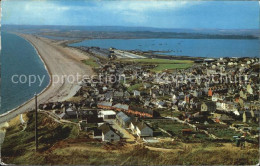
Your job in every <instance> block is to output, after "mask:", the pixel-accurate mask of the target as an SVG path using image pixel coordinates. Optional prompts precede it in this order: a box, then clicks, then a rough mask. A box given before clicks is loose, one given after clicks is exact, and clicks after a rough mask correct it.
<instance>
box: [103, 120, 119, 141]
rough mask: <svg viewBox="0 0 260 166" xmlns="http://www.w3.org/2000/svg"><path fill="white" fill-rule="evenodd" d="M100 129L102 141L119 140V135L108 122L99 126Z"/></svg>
mask: <svg viewBox="0 0 260 166" xmlns="http://www.w3.org/2000/svg"><path fill="white" fill-rule="evenodd" d="M99 129H101V130H102V141H105V142H113V141H120V136H119V135H118V134H117V133H116V132H115V130H114V129H113V128H112V127H111V126H110V125H109V124H103V125H101V126H100V127H99Z"/></svg>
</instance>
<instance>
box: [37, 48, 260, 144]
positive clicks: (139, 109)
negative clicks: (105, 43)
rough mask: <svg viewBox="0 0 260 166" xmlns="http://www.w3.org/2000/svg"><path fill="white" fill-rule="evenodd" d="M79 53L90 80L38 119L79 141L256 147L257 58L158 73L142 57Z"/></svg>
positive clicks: (211, 61) (43, 107)
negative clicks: (68, 127)
mask: <svg viewBox="0 0 260 166" xmlns="http://www.w3.org/2000/svg"><path fill="white" fill-rule="evenodd" d="M81 49H82V48H81ZM93 49H94V50H95V52H94V53H93ZM82 50H83V51H86V52H88V53H89V54H90V55H92V56H91V59H90V60H89V61H91V64H90V65H92V67H94V69H95V73H96V75H97V77H95V78H94V79H87V78H86V79H84V80H82V82H81V83H79V85H78V86H77V93H76V95H75V96H74V97H72V98H71V99H69V100H68V101H64V102H55V103H53V102H50V103H42V104H41V105H40V106H39V109H40V112H44V113H47V114H48V115H49V116H50V117H51V118H54V119H56V120H59V121H63V122H73V123H76V124H78V125H79V128H80V132H82V133H85V134H86V137H88V138H91V139H96V140H100V141H101V142H106V143H108V142H110V143H113V142H118V141H120V142H125V143H129V144H134V143H145V144H147V145H151V146H156V147H161V146H162V144H163V143H166V142H173V141H180V142H186V143H201V142H216V141H217V142H231V143H233V144H234V146H237V147H240V148H244V147H245V146H249V145H250V144H253V145H258V139H259V135H258V133H259V108H260V104H259V88H258V87H259V59H258V58H219V59H205V58H204V59H198V60H194V61H192V62H191V65H190V66H189V67H185V68H176V69H163V70H161V71H160V72H158V71H154V70H153V68H155V67H157V66H158V64H156V63H147V62H150V61H151V59H149V58H146V57H142V58H140V59H142V60H141V61H131V60H129V59H131V58H138V57H141V55H136V56H132V57H129V56H127V57H123V55H124V52H123V51H117V52H123V53H120V55H119V56H117V55H116V54H115V52H116V51H114V50H115V49H114V48H111V49H110V51H109V50H108V51H106V50H105V51H104V50H102V51H101V53H100V49H99V48H92V52H91V49H82ZM111 50H113V51H111ZM104 55H108V56H104ZM127 55H134V53H128V54H127ZM152 60H155V61H159V60H157V59H152ZM166 61H167V59H166ZM169 61H175V63H178V60H169ZM180 63H183V62H180ZM172 65H174V64H172ZM180 65H182V64H180ZM184 65H185V64H184Z"/></svg>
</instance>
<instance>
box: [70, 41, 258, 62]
mask: <svg viewBox="0 0 260 166" xmlns="http://www.w3.org/2000/svg"><path fill="white" fill-rule="evenodd" d="M259 44H260V40H259V39H250V40H249V39H127V40H126V39H93V40H84V41H82V42H79V43H73V44H70V46H76V47H78V46H87V47H93V46H94V47H100V48H110V47H114V48H116V49H122V50H141V51H166V52H160V53H159V54H164V55H177V56H192V57H213V58H218V57H258V56H259V52H260V48H259Z"/></svg>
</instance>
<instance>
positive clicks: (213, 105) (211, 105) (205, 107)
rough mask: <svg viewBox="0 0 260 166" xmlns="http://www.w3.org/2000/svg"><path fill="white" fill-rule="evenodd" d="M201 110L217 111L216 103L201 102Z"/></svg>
mask: <svg viewBox="0 0 260 166" xmlns="http://www.w3.org/2000/svg"><path fill="white" fill-rule="evenodd" d="M201 111H205V112H206V111H207V112H215V111H216V103H215V102H211V101H209V102H203V103H202V104H201Z"/></svg>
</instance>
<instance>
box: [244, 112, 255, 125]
mask: <svg viewBox="0 0 260 166" xmlns="http://www.w3.org/2000/svg"><path fill="white" fill-rule="evenodd" d="M252 119H253V116H252V114H251V112H250V111H244V113H243V122H244V123H246V122H251V121H252Z"/></svg>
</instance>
